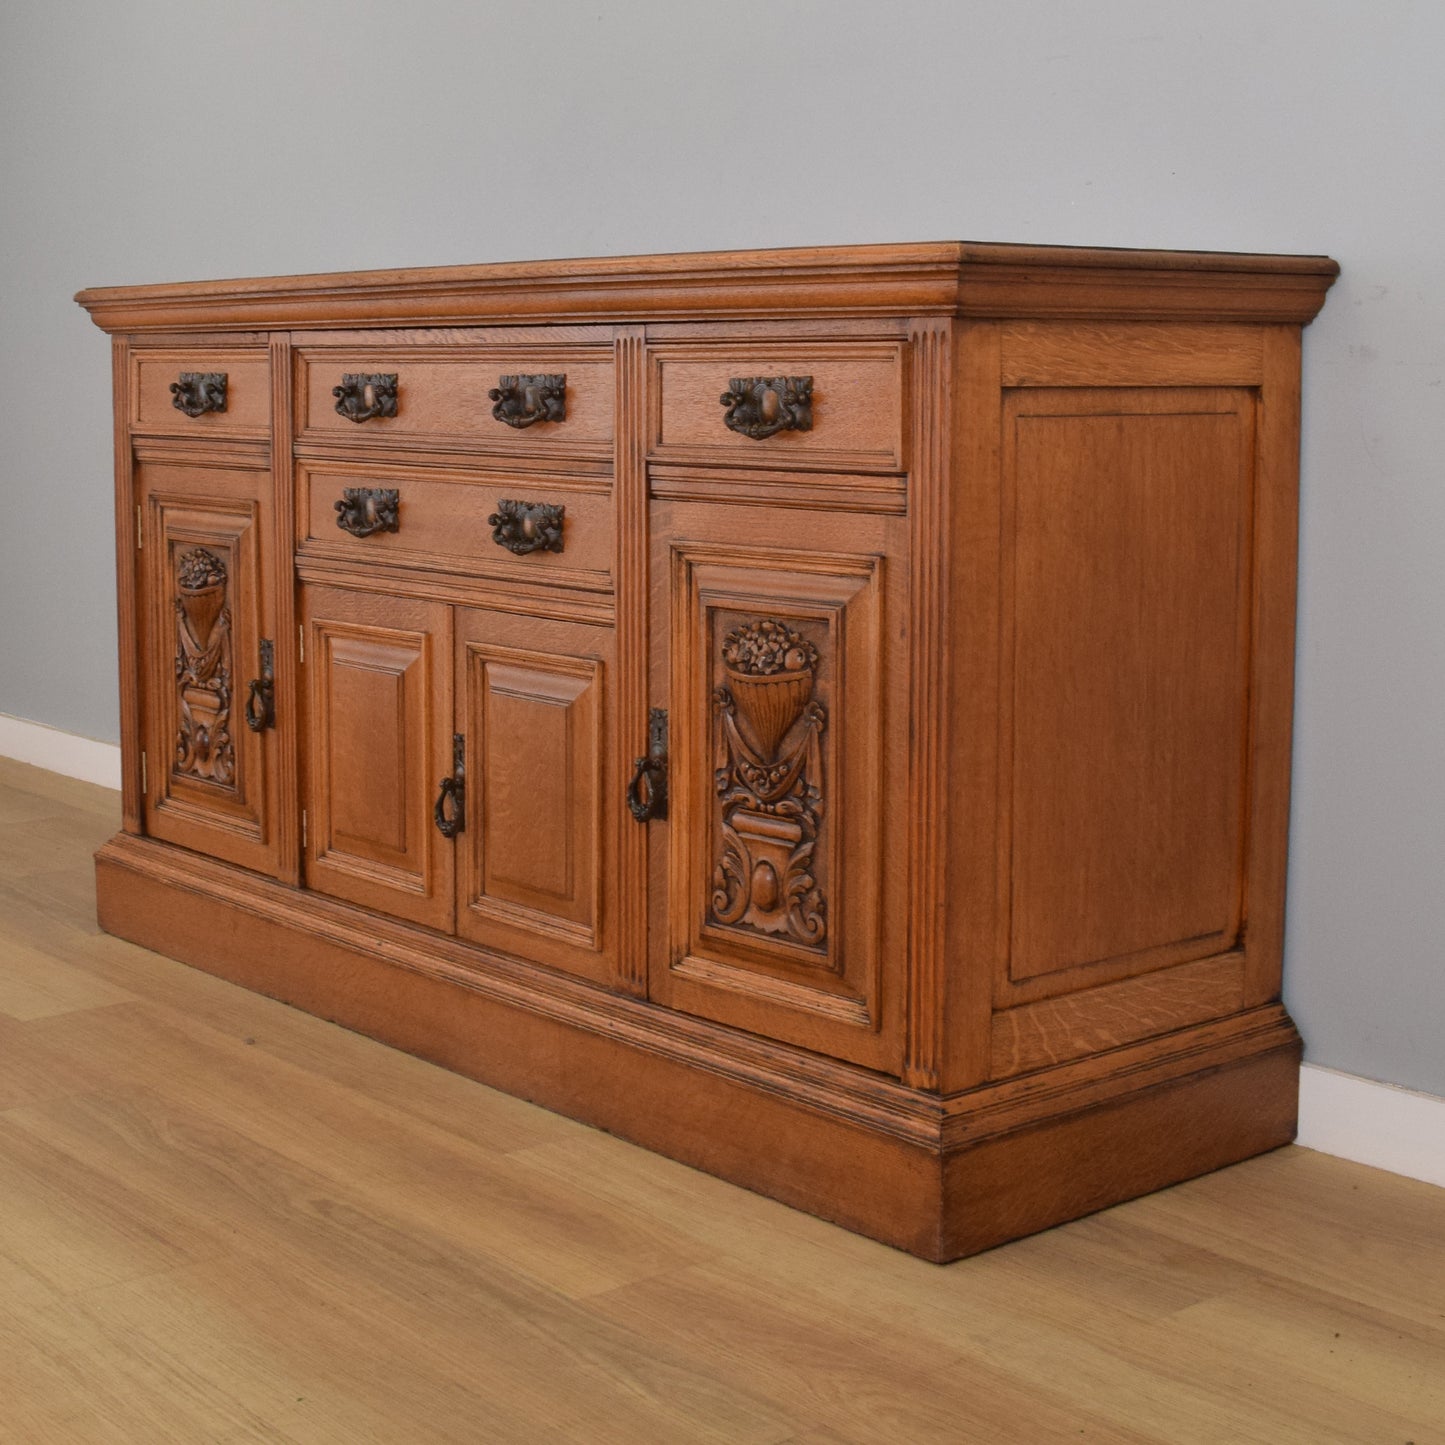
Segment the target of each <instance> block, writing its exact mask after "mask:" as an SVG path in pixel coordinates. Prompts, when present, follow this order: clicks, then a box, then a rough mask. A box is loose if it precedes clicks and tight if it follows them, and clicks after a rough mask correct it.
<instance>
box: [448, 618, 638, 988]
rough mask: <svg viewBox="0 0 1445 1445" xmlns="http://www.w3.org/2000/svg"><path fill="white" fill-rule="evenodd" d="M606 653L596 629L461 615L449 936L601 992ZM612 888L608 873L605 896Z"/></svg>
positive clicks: (609, 817) (605, 946)
mask: <svg viewBox="0 0 1445 1445" xmlns="http://www.w3.org/2000/svg"><path fill="white" fill-rule="evenodd" d="M612 648H613V641H612V634H611V632H610V631H609V630H607V629H603V628H596V627H586V626H579V625H576V624H571V623H566V622H559V621H556V620H549V619H541V618H518V617H510V618H509V617H501V616H498V615H497V614H492V613H486V612H480V611H471V610H466V611H462V612H459V613H458V620H457V648H456V651H457V669H458V674H457V675H458V679H459V684H460V686H459V693H458V707H459V720H458V727H459V729H460V730H461V731H462V732H463V733H464V735H465V737H466V747H467V794H468V816H467V825H466V829H465V831H464V832H463V833H462V835H461V836H460V838H459V839H458V842H459V846H460V854H459V864H460V867H461V874H460V886H461V888H462V893H461V896H460V898H459V907H458V919H457V931H458V932H459V933H460V934H461V935H462V936H463V937H467V938H471V939H474V940H475V941H476V942H478V943H483V944H487V945H489V946H491V947H494V948H498V949H501V950H503V951H506V952H520V953H523V954H525V955H526V956H528V957H532V958H536V959H538V960H539V961H541V962H545V963H547V964H549V965H550V966H552V967H556V968H562V969H565V970H567V971H568V972H570V973H577V974H581V975H582V976H584V977H588V978H596V979H599V980H602V979H609V978H610V968H611V961H612V960H611V955H612V945H611V931H612V922H611V918H610V916H609V912H610V905H609V904H608V903H607V902H606V900H605V899H604V889H603V867H602V849H603V839H604V837H605V836H607V835H608V834H610V833H613V832H615V830H616V828H617V826H618V819H619V811H620V809H619V804H620V801H621V790H622V783H621V781H620V780H619V779H618V777H617V775H616V770H615V764H614V761H613V760H612V759H610V758H609V757H608V752H607V739H608V737H609V736H610V726H611V725H610V722H609V718H610V711H611V706H612V704H611V699H610V698H609V697H608V696H607V676H608V666H609V659H610V657H611V655H612ZM620 882H621V880H620V879H619V878H618V876H617V873H616V870H615V869H614V870H613V875H612V878H611V879H610V880H609V884H610V888H611V889H615V888H616V887H617V886H618V885H619V883H620ZM629 882H630V885H631V886H636V884H637V880H629Z"/></svg>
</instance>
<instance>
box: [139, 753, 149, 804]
mask: <svg viewBox="0 0 1445 1445" xmlns="http://www.w3.org/2000/svg"><path fill="white" fill-rule="evenodd" d="M147 792H148V789H147V788H146V755H145V754H144V753H142V754H141V755H140V795H141V797H143V798H144V797H145V796H146V794H147Z"/></svg>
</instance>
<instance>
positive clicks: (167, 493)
mask: <svg viewBox="0 0 1445 1445" xmlns="http://www.w3.org/2000/svg"><path fill="white" fill-rule="evenodd" d="M137 485H138V494H139V496H140V498H141V511H142V522H141V527H142V530H141V543H142V546H141V556H140V567H139V579H140V599H141V606H140V613H141V615H140V618H139V634H140V651H141V659H142V677H141V679H140V698H141V736H142V750H143V752H144V755H145V799H144V811H145V830H146V832H147V833H148V834H150V835H151V836H152V837H155V838H162V839H165V840H166V841H167V842H171V843H179V844H181V845H182V846H184V847H187V848H194V849H196V850H197V851H198V852H202V853H208V854H210V855H212V856H213V857H216V858H222V859H225V860H226V861H227V862H231V863H237V864H240V865H241V866H242V867H245V868H254V869H256V870H257V871H259V872H265V873H274V872H275V871H276V868H277V863H278V848H277V840H276V821H275V820H276V816H277V812H278V807H277V791H276V734H275V732H274V730H273V729H272V728H271V726H270V722H271V711H272V709H273V708H274V705H275V699H274V696H272V695H270V692H269V689H270V684H269V682H268V676H269V673H270V664H269V660H268V659H267V657H265V656H263V652H269V648H270V642H271V640H272V639H274V636H275V624H274V611H275V609H274V601H273V599H272V597H271V596H270V589H269V588H268V586H267V585H266V581H265V566H264V558H265V557H266V555H267V551H268V549H269V546H270V531H271V502H270V495H271V477H270V473H269V472H267V471H263V470H248V469H244V468H240V467H228V466H224V465H199V464H195V463H186V464H184V465H182V464H177V463H168V462H148V463H145V464H143V465H141V466H139V467H138V468H137ZM263 639H264V640H265V642H264V647H263ZM248 711H249V713H250V716H251V720H252V722H253V723H254V724H256V725H257V726H256V727H255V729H254V730H253V729H252V728H251V727H248V726H247V722H246V719H247V714H248Z"/></svg>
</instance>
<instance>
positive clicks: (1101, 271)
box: [75, 241, 1339, 332]
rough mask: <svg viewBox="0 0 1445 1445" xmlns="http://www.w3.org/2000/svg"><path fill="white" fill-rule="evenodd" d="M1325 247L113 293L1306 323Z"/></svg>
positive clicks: (134, 307) (422, 320)
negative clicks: (1298, 252)
mask: <svg viewBox="0 0 1445 1445" xmlns="http://www.w3.org/2000/svg"><path fill="white" fill-rule="evenodd" d="M1338 273H1339V266H1338V265H1337V264H1336V263H1335V262H1334V261H1332V260H1330V258H1329V257H1327V256H1269V255H1248V254H1243V253H1234V252H1222V251H1142V250H1124V249H1111V248H1101V247H1076V246H1021V245H1005V244H990V243H976V242H969V241H947V242H923V243H910V244H907V245H873V246H828V247H808V248H799V249H792V250H769V251H700V252H692V253H683V254H677V255H661V256H604V257H596V258H591V259H586V260H555V261H528V262H504V263H500V264H491V265H480V266H431V267H422V268H417V269H410V270H396V271H346V272H335V273H330V274H320V275H308V276H268V277H259V278H251V279H246V280H235V281H192V282H182V283H173V284H164V285H151V286H106V287H94V288H91V289H89V290H85V291H81V292H80V293H79V294H78V295H77V296H76V298H75V299H76V300H77V301H78V302H79V303H80V304H81V305H82V306H84V307H85V309H86V310H87V311H89V312H90V315H91V318H92V319H93V320H94V321H95V324H96V325H97V326H99V327H101V328H102V329H103V330H105V331H109V332H148V331H170V332H176V331H201V330H216V329H223V330H238V329H239V330H267V329H270V328H288V327H348V328H350V327H361V326H458V325H487V324H492V325H495V324H508V323H519V322H539V321H540V322H580V321H611V322H618V321H648V320H669V319H682V318H686V319H689V320H695V319H738V318H768V319H796V318H808V317H820V316H830V317H866V316H926V315H945V316H946V315H956V316H964V317H977V318H984V319H987V318H993V319H1001V318H1008V319H1060V320H1088V319H1100V318H1115V319H1128V320H1210V321H1246V322H1278V323H1285V324H1294V325H1304V324H1306V323H1308V322H1309V321H1311V320H1312V319H1313V318H1314V316H1315V315H1316V313H1317V312H1318V311H1319V309H1320V307H1321V305H1322V304H1323V303H1324V298H1325V292H1326V291H1328V289H1329V287H1330V285H1331V284H1332V283H1333V281H1334V279H1335V277H1336V275H1337V274H1338Z"/></svg>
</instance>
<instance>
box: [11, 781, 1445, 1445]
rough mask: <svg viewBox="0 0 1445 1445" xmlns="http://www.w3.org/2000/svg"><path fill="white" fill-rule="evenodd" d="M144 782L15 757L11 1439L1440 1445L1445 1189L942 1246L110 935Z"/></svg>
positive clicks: (1205, 1189) (1175, 1212)
mask: <svg viewBox="0 0 1445 1445" xmlns="http://www.w3.org/2000/svg"><path fill="white" fill-rule="evenodd" d="M117 811H118V799H117V795H115V794H112V793H109V792H106V791H105V790H103V789H100V788H94V787H90V786H87V785H85V784H81V783H75V782H72V781H69V780H66V779H62V778H57V777H55V776H53V775H50V774H47V773H42V772H39V771H37V770H35V769H33V768H27V767H23V766H21V765H19V764H14V763H8V762H4V761H0V1441H3V1442H5V1445H30V1442H46V1445H49V1442H55V1445H90V1442H96V1441H125V1442H136V1445H163V1442H179V1445H233V1442H241V1441H253V1442H266V1445H321V1442H327V1445H331V1442H335V1445H366V1442H386V1445H393V1442H394V1445H430V1442H442V1441H448V1442H450V1441H455V1442H465V1445H479V1442H487V1445H491V1442H503V1445H509V1442H513V1441H515V1442H527V1445H534V1442H553V1441H580V1442H587V1445H591V1442H617V1445H643V1442H654V1441H655V1442H660V1445H683V1442H690V1441H727V1442H733V1441H736V1442H757V1445H773V1442H776V1445H782V1442H794V1445H805V1442H806V1445H872V1442H888V1445H928V1442H949V1445H954V1442H980V1445H1012V1442H1019V1445H1048V1442H1055V1441H1069V1442H1105V1441H1108V1442H1144V1441H1155V1442H1164V1445H1193V1442H1199V1445H1221V1442H1241V1445H1294V1442H1298V1445H1343V1442H1356V1441H1358V1442H1361V1445H1366V1442H1367V1445H1405V1442H1407V1441H1409V1442H1414V1445H1440V1442H1445V1190H1438V1189H1432V1188H1430V1187H1429V1186H1427V1185H1424V1184H1417V1183H1414V1182H1412V1181H1409V1180H1405V1179H1400V1178H1397V1177H1395V1176H1392V1175H1389V1174H1384V1173H1380V1172H1378V1171H1376V1170H1371V1169H1366V1168H1364V1167H1362V1166H1359V1165H1353V1164H1347V1163H1344V1162H1342V1161H1339V1160H1335V1159H1330V1158H1327V1157H1326V1156H1324V1155H1320V1154H1312V1153H1309V1152H1307V1151H1305V1150H1301V1149H1286V1150H1282V1151H1280V1152H1279V1153H1276V1154H1273V1155H1269V1156H1267V1157H1265V1158H1263V1159H1258V1160H1254V1161H1252V1162H1250V1163H1247V1164H1242V1165H1239V1166H1238V1167H1236V1168H1234V1169H1230V1170H1226V1171H1224V1172H1223V1173H1220V1174H1216V1175H1214V1176H1212V1177H1210V1178H1208V1179H1202V1180H1198V1181H1195V1182H1194V1183H1191V1184H1186V1185H1182V1186H1180V1187H1178V1188H1176V1189H1172V1190H1169V1191H1167V1192H1165V1193H1163V1194H1159V1195H1156V1196H1154V1197H1153V1198H1150V1199H1145V1200H1140V1201H1138V1202H1136V1203H1133V1204H1128V1205H1124V1206H1122V1207H1121V1208H1118V1209H1114V1210H1110V1211H1109V1212H1108V1213H1105V1214H1101V1215H1097V1216H1095V1217H1094V1218H1092V1219H1086V1220H1083V1221H1081V1222H1079V1223H1077V1224H1071V1225H1068V1226H1066V1227H1064V1228H1062V1229H1056V1230H1053V1231H1051V1232H1050V1233H1048V1234H1045V1235H1041V1236H1038V1237H1036V1238H1034V1239H1030V1240H1025V1241H1023V1242H1021V1243H1019V1244H1014V1245H1010V1246H1008V1247H1006V1248H1004V1249H999V1250H996V1251H994V1252H993V1253H992V1254H988V1255H983V1256H980V1257H978V1258H976V1259H972V1260H964V1261H962V1262H961V1263H959V1264H956V1265H951V1266H948V1267H946V1268H938V1267H936V1266H933V1265H928V1264H924V1263H921V1262H920V1261H917V1260H914V1259H911V1258H909V1257H907V1256H905V1255H902V1254H898V1253H895V1252H894V1251H892V1250H890V1249H887V1248H885V1247H884V1246H882V1245H877V1244H873V1243H870V1242H869V1241H866V1240H863V1239H859V1238H857V1237H855V1236H853V1235H850V1234H846V1233H844V1232H843V1231H841V1230H838V1229H835V1228H833V1227H831V1226H829V1225H825V1224H821V1223H819V1222H818V1221H816V1220H813V1219H810V1218H808V1217H807V1216H805V1215H801V1214H797V1213H794V1212H793V1211H792V1210H789V1209H786V1208H784V1207H783V1206H782V1205H778V1204H774V1203H772V1202H770V1201H768V1200H764V1199H760V1198H757V1197H755V1196H753V1195H750V1194H747V1193H745V1192H743V1191H741V1190H738V1189H735V1188H732V1187H731V1186H729V1185H726V1184H722V1183H719V1182H718V1181H716V1180H713V1179H710V1178H707V1177H706V1176H704V1175H701V1174H697V1173H694V1172H693V1171H691V1170H689V1169H686V1168H683V1167H682V1166H680V1165H676V1164H672V1163H670V1162H668V1161H666V1160H662V1159H658V1158H655V1157H653V1156H652V1155H649V1154H646V1153H644V1152H642V1151H640V1150H638V1149H634V1148H632V1147H630V1146H628V1145H626V1144H622V1143H619V1142H618V1141H617V1140H615V1139H611V1138H609V1137H607V1136H606V1135H602V1134H598V1133H596V1132H594V1131H593V1130H590V1129H587V1128H584V1127H582V1126H581V1125H578V1124H573V1123H570V1122H568V1121H566V1120H563V1119H559V1118H557V1117H555V1116H553V1115H551V1114H547V1113H544V1112H543V1111H542V1110H540V1109H536V1108H533V1107H531V1106H529V1105H527V1104H523V1103H520V1102H518V1101H516V1100H513V1099H509V1098H506V1097H505V1096H503V1095H501V1094H496V1093H493V1092H492V1091H490V1090H488V1089H485V1088H483V1087H481V1086H480V1085H477V1084H473V1083H469V1082H467V1081H465V1080H463V1079H460V1078H457V1077H454V1076H453V1075H450V1074H447V1073H445V1072H443V1071H442V1070H440V1069H437V1068H433V1067H431V1066H430V1065H427V1064H423V1063H420V1062H418V1061H416V1060H414V1059H411V1058H408V1057H407V1056H406V1055H403V1054H399V1053H395V1052H393V1051H392V1050H390V1049H387V1048H384V1047H383V1046H381V1045H379V1044H374V1043H372V1042H370V1041H369V1040H367V1039H363V1038H359V1037H357V1036H356V1035H354V1034H349V1033H346V1032H345V1031H343V1030H341V1029H338V1028H336V1027H334V1026H333V1025H330V1024H326V1023H323V1022H321V1021H319V1020H317V1019H312V1018H308V1017H307V1016H305V1015H303V1014H299V1013H296V1012H294V1011H293V1010H291V1009H289V1008H286V1007H284V1006H283V1005H281V1004H277V1003H273V1002H271V1001H270V1000H267V999H262V998H258V997H256V996H254V995H251V994H248V993H245V992H243V991H242V990H240V989H237V988H234V987H232V986H230V985H228V984H225V983H221V982H219V981H218V980H215V979H212V978H210V977H208V976H207V975H205V974H201V973H197V972H195V971H193V970H191V969H188V968H185V967H183V966H182V965H180V964H176V963H172V962H170V961H169V960H166V959H163V958H159V957H157V956H156V955H154V954H151V953H147V952H146V951H145V950H143V949H139V948H136V947H133V946H132V945H130V944H126V943H122V942H120V941H119V940H117V939H113V938H109V937H106V936H105V935H103V934H101V933H99V932H98V931H97V929H96V927H95V922H94V911H93V895H92V889H91V877H90V867H89V854H90V852H91V850H92V849H93V848H95V847H96V846H97V845H98V844H99V843H101V842H102V841H103V840H104V839H105V838H106V837H107V836H109V834H110V833H111V832H112V831H113V830H114V828H115V826H116V815H117Z"/></svg>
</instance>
